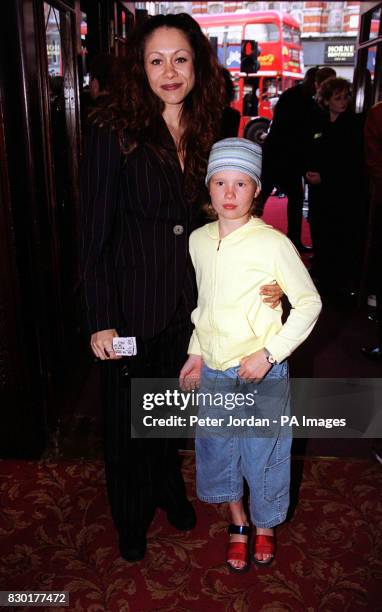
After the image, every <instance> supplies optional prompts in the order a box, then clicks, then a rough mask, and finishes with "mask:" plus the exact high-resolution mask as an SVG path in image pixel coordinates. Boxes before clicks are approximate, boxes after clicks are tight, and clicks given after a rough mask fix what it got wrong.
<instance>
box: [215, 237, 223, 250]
mask: <svg viewBox="0 0 382 612" xmlns="http://www.w3.org/2000/svg"><path fill="white" fill-rule="evenodd" d="M221 241H222V239H221V238H220V240H219V244H218V248H217V249H216V250H217V251H218V250H219V249H220V243H221Z"/></svg>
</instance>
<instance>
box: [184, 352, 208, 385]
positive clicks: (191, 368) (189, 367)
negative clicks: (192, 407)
mask: <svg viewBox="0 0 382 612" xmlns="http://www.w3.org/2000/svg"><path fill="white" fill-rule="evenodd" d="M202 367H203V359H202V358H201V356H200V355H189V357H188V359H187V361H186V363H185V364H184V366H183V368H182V369H181V371H180V374H179V384H180V388H181V389H182V391H192V389H197V388H198V387H199V384H200V374H201V371H202Z"/></svg>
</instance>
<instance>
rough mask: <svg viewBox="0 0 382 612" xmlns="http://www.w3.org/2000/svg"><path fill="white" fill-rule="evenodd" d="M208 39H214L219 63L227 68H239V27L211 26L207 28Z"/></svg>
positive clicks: (240, 28)
mask: <svg viewBox="0 0 382 612" xmlns="http://www.w3.org/2000/svg"><path fill="white" fill-rule="evenodd" d="M207 35H208V38H215V39H216V40H217V45H218V49H217V51H218V59H219V62H220V63H221V64H222V65H223V66H226V67H227V68H240V53H241V51H240V47H241V40H242V38H243V28H242V27H241V26H212V27H210V28H207Z"/></svg>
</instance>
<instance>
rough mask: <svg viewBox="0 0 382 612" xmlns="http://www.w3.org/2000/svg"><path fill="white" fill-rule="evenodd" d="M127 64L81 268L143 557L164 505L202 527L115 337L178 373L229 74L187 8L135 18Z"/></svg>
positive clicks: (120, 495) (106, 117) (128, 517)
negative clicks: (142, 433) (142, 414)
mask: <svg viewBox="0 0 382 612" xmlns="http://www.w3.org/2000/svg"><path fill="white" fill-rule="evenodd" d="M126 65H127V66H128V67H129V72H128V76H127V79H126V84H125V87H124V88H123V91H124V94H123V96H122V98H121V99H119V100H115V101H114V102H113V103H110V104H108V106H107V107H106V108H103V109H101V110H100V111H99V113H98V115H97V116H96V123H97V125H96V126H93V127H92V128H91V129H90V132H89V137H88V143H87V154H86V156H85V160H84V164H83V187H82V193H83V214H82V273H83V285H84V295H85V307H86V311H87V315H88V322H89V327H90V330H91V347H92V350H93V352H94V354H95V355H96V356H97V357H98V358H99V359H101V360H108V361H110V364H109V366H110V367H109V368H108V369H107V370H108V371H107V372H106V381H105V465H106V479H107V487H108V494H109V500H110V505H111V510H112V515H113V520H114V523H115V526H116V528H117V530H118V533H119V546H120V552H121V555H122V556H123V557H124V558H125V559H127V560H129V561H134V560H138V559H142V558H143V557H144V554H145V550H146V532H147V529H148V527H149V525H150V522H151V520H152V518H153V516H154V513H155V509H156V508H157V507H158V506H159V507H162V508H163V509H164V510H165V511H166V512H167V518H168V520H169V522H170V523H171V524H172V525H173V526H175V527H176V528H178V529H181V530H189V529H192V528H193V526H194V525H195V520H196V519H195V513H194V510H193V508H192V505H191V504H190V502H189V501H188V499H187V497H186V491H185V485H184V482H183V479H182V476H181V471H180V463H179V459H178V452H177V446H176V443H175V441H174V440H169V439H155V440H152V439H151V440H150V439H149V440H147V439H131V437H130V436H131V431H130V404H129V402H130V393H129V385H128V384H124V383H123V382H122V380H121V368H120V367H118V366H119V364H118V362H116V361H115V360H117V359H118V356H117V355H116V354H115V352H114V351H113V338H115V337H117V336H119V335H120V336H130V337H136V338H137V342H138V354H137V356H136V357H135V358H132V359H131V360H130V363H129V375H132V376H134V377H143V378H145V377H147V378H149V377H156V378H158V377H174V378H176V377H177V375H178V372H179V369H180V367H181V365H182V362H183V360H184V357H185V355H186V350H187V344H188V338H189V333H190V323H189V321H190V313H191V311H192V309H193V307H194V300H195V296H194V276H193V270H192V265H191V264H190V260H189V256H188V236H189V234H190V232H191V231H192V230H193V229H194V228H195V227H196V226H197V225H198V224H199V216H200V212H199V211H200V209H199V205H198V204H199V203H200V202H202V201H203V200H204V197H203V176H204V173H205V169H206V161H207V157H208V153H209V150H210V148H211V146H212V144H213V142H214V141H215V140H216V139H217V138H218V136H219V130H220V121H221V113H222V107H223V105H224V100H225V86H224V81H223V79H222V76H221V71H220V69H219V66H218V64H217V61H216V58H215V56H214V54H213V52H212V50H211V47H210V45H209V42H208V40H207V39H206V38H205V37H204V35H203V34H202V32H201V30H200V27H199V25H198V24H197V23H196V22H195V21H194V20H193V19H192V18H191V17H190V16H189V15H186V14H179V15H166V16H164V15H157V16H156V17H153V18H151V19H149V20H148V21H146V22H144V23H143V24H142V25H140V26H139V27H138V28H137V29H135V30H134V32H133V33H132V35H131V37H130V40H129V44H128V55H127V58H126ZM211 83H213V84H214V86H213V87H212V86H211ZM272 291H273V292H274V291H275V292H276V293H277V288H276V289H275V288H272V287H271V288H270V294H271V295H272ZM269 299H271V301H272V298H269Z"/></svg>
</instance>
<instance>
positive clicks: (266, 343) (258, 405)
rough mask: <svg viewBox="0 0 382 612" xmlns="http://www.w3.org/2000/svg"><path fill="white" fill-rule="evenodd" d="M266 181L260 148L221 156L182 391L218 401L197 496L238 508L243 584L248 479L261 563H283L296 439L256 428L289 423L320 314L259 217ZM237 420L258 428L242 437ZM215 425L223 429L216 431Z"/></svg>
mask: <svg viewBox="0 0 382 612" xmlns="http://www.w3.org/2000/svg"><path fill="white" fill-rule="evenodd" d="M260 175H261V147H260V146H259V145H257V144H255V143H253V142H251V141H249V140H246V139H244V138H227V139H224V140H220V141H219V142H217V143H215V144H214V146H213V147H212V150H211V153H210V157H209V162H208V167H207V176H206V185H207V186H208V189H209V192H210V198H211V206H210V209H211V213H212V214H214V217H215V218H217V220H215V222H213V223H207V224H206V225H204V226H203V227H201V228H199V229H197V230H196V231H194V232H193V233H192V234H191V236H190V253H191V257H192V261H193V264H194V267H195V272H196V279H197V285H198V304H197V308H196V309H195V310H194V311H193V313H192V321H193V323H194V324H195V329H194V332H193V334H192V337H191V340H190V344H189V348H188V353H189V357H188V360H187V361H186V363H185V364H184V366H183V368H182V370H181V372H180V375H179V377H180V382H181V385H182V386H183V388H185V389H187V388H194V387H195V385H199V381H200V389H199V391H200V394H201V397H205V398H210V397H211V400H208V399H207V401H206V402H205V403H202V404H201V405H200V406H199V413H198V414H199V419H200V427H199V428H198V430H197V435H196V439H195V449H196V482H197V493H198V497H199V499H201V500H202V501H205V502H209V503H222V502H228V503H229V507H230V512H231V517H232V524H231V525H230V526H229V529H228V533H229V536H230V540H229V545H228V551H227V563H228V566H229V568H230V569H231V570H233V571H236V572H242V571H245V570H246V569H247V568H248V565H249V550H250V543H249V534H250V528H249V520H248V517H247V515H246V513H245V510H244V506H243V500H242V497H243V478H245V479H246V481H247V483H248V486H249V491H250V514H251V516H250V518H251V520H252V523H253V525H255V526H256V534H255V538H254V548H253V561H254V562H255V563H257V564H261V565H266V564H269V563H270V562H271V561H272V559H273V557H274V554H275V537H274V527H275V526H276V525H278V524H280V523H282V522H283V521H284V520H285V518H286V514H287V510H288V505H289V488H290V487H289V485H290V447H291V441H292V438H291V436H290V435H288V434H285V433H282V428H280V426H279V425H276V427H275V426H272V425H270V427H268V428H267V427H266V426H265V427H264V428H265V431H264V430H262V433H259V431H258V430H257V431H256V427H255V425H254V424H251V423H250V418H251V415H252V418H253V416H254V415H256V418H259V417H260V418H261V417H264V418H268V419H270V423H278V424H279V423H280V417H281V416H282V415H288V414H289V399H290V398H289V395H290V392H289V382H288V363H287V361H286V359H287V357H289V355H290V354H291V353H292V352H293V351H294V350H295V349H296V348H297V347H298V346H299V345H300V344H301V343H302V342H303V341H304V340H305V339H306V338H307V336H308V335H309V333H310V332H311V330H312V329H313V327H314V325H315V323H316V321H317V319H318V316H319V313H320V310H321V300H320V296H319V295H318V293H317V291H316V288H315V287H314V285H313V283H312V280H311V278H310V276H309V273H308V272H307V270H306V268H305V266H304V264H303V262H302V261H301V258H300V257H299V255H298V253H297V251H296V249H295V248H294V246H293V245H292V244H291V242H290V241H289V240H288V239H287V238H286V236H285V235H284V234H282V233H281V232H279V231H277V230H275V229H274V228H273V227H271V226H270V225H267V224H266V223H264V222H263V221H262V220H261V219H258V218H256V217H255V216H253V215H254V207H255V199H256V196H257V195H258V194H259V191H260V189H261V182H260ZM271 279H276V280H277V282H278V284H279V285H280V287H281V288H282V289H283V291H284V292H285V294H286V295H287V297H288V299H289V302H290V304H291V306H292V308H291V311H290V314H289V316H288V317H287V318H286V320H285V322H284V323H283V322H282V315H283V312H282V308H281V306H280V307H279V308H278V310H277V311H272V310H271V309H269V308H267V307H266V306H265V305H264V304H263V303H262V300H261V296H260V294H259V288H260V287H261V285H262V284H263V283H267V282H269V281H270V280H271ZM203 394H204V395H203ZM215 394H216V396H220V395H223V397H224V398H225V399H224V404H223V405H222V404H221V402H219V400H217V401H216V403H215V402H214V399H213V397H214V395H215ZM254 397H255V398H256V402H255V405H254V403H252V400H251V398H254ZM243 398H244V399H243ZM226 401H227V404H226ZM228 401H229V402H230V404H229V405H228ZM231 416H232V420H233V419H237V420H241V419H242V420H243V421H244V422H248V425H247V426H245V425H244V426H243V427H242V428H240V427H235V426H232V423H231V418H230V417H231ZM208 417H210V419H211V420H212V419H215V421H216V422H217V423H220V425H219V426H218V427H216V425H214V424H212V426H211V425H209V424H208ZM219 419H222V420H220V421H219ZM202 420H204V423H203V421H202ZM227 421H228V422H227ZM210 422H211V421H210Z"/></svg>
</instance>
